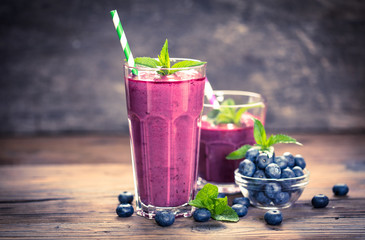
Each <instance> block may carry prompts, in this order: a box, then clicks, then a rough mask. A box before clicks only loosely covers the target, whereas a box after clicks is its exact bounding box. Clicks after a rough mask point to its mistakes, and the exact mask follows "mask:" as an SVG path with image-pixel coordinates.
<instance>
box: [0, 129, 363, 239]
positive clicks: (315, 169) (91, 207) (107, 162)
mask: <svg viewBox="0 0 365 240" xmlns="http://www.w3.org/2000/svg"><path fill="white" fill-rule="evenodd" d="M293 137H295V138H297V139H298V140H299V141H300V142H302V143H303V144H304V146H303V147H299V146H296V145H278V147H277V148H276V152H277V154H282V153H283V152H285V151H290V152H292V153H294V154H297V153H301V154H302V155H303V156H304V157H305V159H306V161H307V167H308V169H309V170H310V172H311V176H310V183H309V184H308V186H307V187H306V189H305V191H304V192H303V194H302V196H301V197H300V199H299V200H298V201H297V202H296V204H295V205H294V206H293V207H291V208H289V209H284V210H283V211H282V213H283V217H284V220H283V222H282V224H281V225H280V226H269V225H267V224H265V222H264V220H263V215H264V213H265V210H262V209H257V208H254V207H250V208H249V212H248V214H247V215H246V216H245V217H244V218H241V219H240V221H239V222H238V223H226V222H217V221H215V220H213V219H211V220H209V221H208V222H205V223H197V222H195V221H194V220H193V219H192V218H178V219H176V221H175V223H174V224H173V225H172V226H170V227H166V228H162V227H160V226H158V225H156V223H155V222H154V221H153V220H148V219H145V218H142V217H139V216H136V215H135V214H133V216H132V217H130V218H118V217H117V215H116V213H115V208H116V206H117V204H118V201H117V196H118V194H119V193H120V192H121V191H123V190H128V191H132V192H133V191H134V189H133V176H132V166H131V160H130V150H129V139H128V137H125V136H66V137H65V136H64V137H17V138H0V239H14V238H16V239H22V238H23V239H69V238H72V239H74V238H80V239H91V238H98V239H110V238H119V239H123V238H128V239H243V238H252V239H258V238H260V239H273V238H280V239H297V238H306V239H318V238H328V239H365V135H346V134H344V135H334V134H322V135H321V134H317V135H315V134H294V135H293ZM336 183H347V184H348V185H349V187H350V192H349V194H348V196H347V197H335V196H333V194H332V186H333V185H334V184H336ZM319 193H323V194H326V195H327V196H328V197H329V198H330V203H329V205H328V206H327V207H326V208H324V209H314V208H312V206H311V204H310V200H311V198H312V197H313V196H314V195H315V194H319ZM237 196H239V195H238V194H237V195H233V196H229V201H230V202H231V201H232V199H233V198H234V197H237Z"/></svg>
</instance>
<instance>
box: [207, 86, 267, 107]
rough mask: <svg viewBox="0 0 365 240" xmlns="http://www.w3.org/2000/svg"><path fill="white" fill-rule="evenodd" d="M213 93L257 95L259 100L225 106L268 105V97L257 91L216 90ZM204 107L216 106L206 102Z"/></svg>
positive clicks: (216, 94)
mask: <svg viewBox="0 0 365 240" xmlns="http://www.w3.org/2000/svg"><path fill="white" fill-rule="evenodd" d="M213 94H214V95H215V96H219V95H223V96H225V95H226V96H230V95H231V96H248V97H257V98H258V100H257V101H254V102H251V103H242V104H235V105H228V106H224V107H225V108H239V107H255V106H257V105H263V106H262V107H263V108H265V107H266V102H267V101H266V98H265V97H264V96H263V95H262V94H260V93H256V92H249V91H241V90H214V91H213ZM204 107H216V106H215V105H214V104H211V103H204Z"/></svg>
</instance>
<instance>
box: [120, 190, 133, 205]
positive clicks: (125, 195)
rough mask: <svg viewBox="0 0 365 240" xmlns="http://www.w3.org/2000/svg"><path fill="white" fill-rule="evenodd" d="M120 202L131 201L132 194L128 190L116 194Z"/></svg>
mask: <svg viewBox="0 0 365 240" xmlns="http://www.w3.org/2000/svg"><path fill="white" fill-rule="evenodd" d="M118 200H119V202H120V203H131V202H132V201H133V194H132V193H131V192H128V191H124V192H122V193H121V194H119V196H118Z"/></svg>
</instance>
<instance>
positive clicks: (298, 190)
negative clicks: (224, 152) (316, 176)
mask: <svg viewBox="0 0 365 240" xmlns="http://www.w3.org/2000/svg"><path fill="white" fill-rule="evenodd" d="M234 173H235V180H236V183H237V184H238V186H239V187H240V189H241V192H242V195H243V196H245V197H247V198H248V199H249V200H250V203H251V204H252V205H253V206H255V207H258V208H262V209H282V208H288V207H290V206H292V204H293V203H295V202H296V201H297V200H298V198H299V197H300V195H302V193H303V191H304V188H305V186H307V184H308V183H309V171H308V170H306V169H304V175H303V176H300V177H295V178H280V179H268V178H264V179H263V178H253V177H247V176H244V175H242V174H240V173H239V171H238V169H237V170H236V171H235V172H234ZM268 183H274V184H277V185H278V186H279V187H280V189H281V190H280V195H278V194H275V196H272V197H268V195H267V194H266V193H265V186H266V185H267V184H268Z"/></svg>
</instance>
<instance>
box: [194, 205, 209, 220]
mask: <svg viewBox="0 0 365 240" xmlns="http://www.w3.org/2000/svg"><path fill="white" fill-rule="evenodd" d="M193 217H194V219H195V221H197V222H206V221H208V220H209V219H210V217H211V213H210V212H209V210H208V209H206V208H199V209H197V210H195V212H194V213H193Z"/></svg>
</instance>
